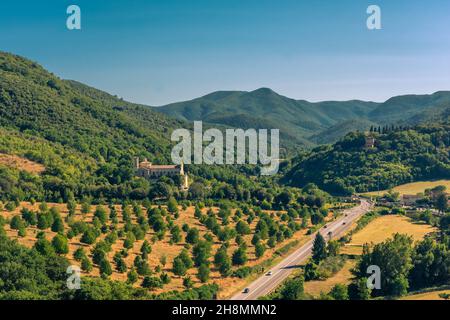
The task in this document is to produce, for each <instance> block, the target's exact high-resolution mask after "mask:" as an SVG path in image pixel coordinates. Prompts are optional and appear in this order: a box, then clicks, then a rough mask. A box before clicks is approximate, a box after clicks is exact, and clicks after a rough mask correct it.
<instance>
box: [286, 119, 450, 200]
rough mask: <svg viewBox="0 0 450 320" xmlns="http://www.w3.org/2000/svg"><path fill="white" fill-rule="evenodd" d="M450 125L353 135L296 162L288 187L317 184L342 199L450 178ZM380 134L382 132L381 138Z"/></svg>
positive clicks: (291, 171) (301, 157)
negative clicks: (370, 141) (368, 138)
mask: <svg viewBox="0 0 450 320" xmlns="http://www.w3.org/2000/svg"><path fill="white" fill-rule="evenodd" d="M449 123H450V122H448V121H447V122H441V123H440V124H439V123H438V124H434V125H421V126H417V127H413V128H397V127H395V128H391V127H389V128H387V127H385V128H383V129H381V128H380V130H379V131H380V133H379V132H378V128H377V130H373V131H374V132H372V133H371V136H373V137H374V138H375V145H374V147H373V148H366V147H365V142H366V139H365V138H366V134H365V133H361V132H353V133H350V134H348V135H347V136H345V137H344V138H343V139H341V140H340V141H338V142H337V143H335V144H334V145H325V146H320V147H318V148H316V149H314V150H312V151H311V152H305V153H304V154H303V155H301V156H299V157H297V158H296V159H294V160H293V167H292V168H291V169H290V170H289V172H288V173H287V174H286V176H285V177H284V181H286V182H288V183H290V184H291V185H294V186H299V187H301V186H303V185H305V184H307V183H315V184H317V185H318V186H319V187H320V188H322V189H324V190H326V191H328V192H331V193H333V194H338V195H350V194H353V193H354V192H366V191H376V190H384V189H389V188H392V187H394V186H396V185H400V184H403V183H408V182H412V181H417V180H426V179H445V178H449V177H450V156H449V147H450V124H449ZM375 131H377V132H375Z"/></svg>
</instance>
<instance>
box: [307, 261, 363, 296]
mask: <svg viewBox="0 0 450 320" xmlns="http://www.w3.org/2000/svg"><path fill="white" fill-rule="evenodd" d="M355 263H356V261H355V260H351V259H349V260H347V261H346V262H345V264H344V267H343V268H342V269H341V270H340V271H338V272H337V273H336V274H335V275H333V276H332V277H330V278H328V279H326V280H322V281H307V282H305V285H304V288H305V293H307V294H310V295H313V296H314V297H317V296H319V295H320V293H321V292H323V293H328V292H330V290H331V289H332V288H333V287H334V286H335V285H336V284H348V283H350V281H351V278H352V274H351V272H350V270H351V269H352V268H353V267H354V266H355Z"/></svg>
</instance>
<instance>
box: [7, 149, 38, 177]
mask: <svg viewBox="0 0 450 320" xmlns="http://www.w3.org/2000/svg"><path fill="white" fill-rule="evenodd" d="M0 165H5V166H7V167H11V168H16V169H19V170H23V171H26V172H29V173H34V174H40V173H42V172H44V171H45V167H44V166H43V165H41V164H39V163H36V162H33V161H31V160H28V159H25V158H21V157H18V156H15V155H9V154H3V153H0Z"/></svg>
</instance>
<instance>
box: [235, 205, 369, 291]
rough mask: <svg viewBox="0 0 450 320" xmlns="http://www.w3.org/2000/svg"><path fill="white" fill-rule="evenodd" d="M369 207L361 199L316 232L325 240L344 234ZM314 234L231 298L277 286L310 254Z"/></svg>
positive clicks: (268, 289)
mask: <svg viewBox="0 0 450 320" xmlns="http://www.w3.org/2000/svg"><path fill="white" fill-rule="evenodd" d="M371 208H372V204H371V203H370V202H368V201H367V200H364V199H363V200H361V203H360V205H359V206H357V207H354V208H351V209H348V210H345V211H344V212H343V214H342V217H340V218H339V219H336V220H335V221H333V222H330V223H328V224H327V227H326V228H324V227H322V228H321V229H320V230H319V231H318V232H320V233H321V234H322V235H323V237H324V238H325V239H326V240H327V241H328V240H330V239H334V238H338V237H340V236H342V235H344V233H345V232H346V231H347V230H348V229H349V228H350V227H351V225H352V223H353V222H354V221H355V220H357V219H358V218H359V217H360V216H361V215H363V214H365V213H367V212H368V211H370V210H371ZM330 232H331V233H330ZM316 234H317V232H316V233H314V234H312V235H311V239H310V240H309V241H308V242H307V243H306V244H304V245H303V246H302V247H300V248H299V249H297V250H296V251H295V252H293V253H292V254H290V255H289V256H288V257H286V258H285V259H284V260H283V261H281V262H280V263H278V264H277V265H276V266H275V267H273V268H272V269H270V272H271V273H272V275H271V276H268V275H267V273H266V274H265V275H262V276H261V277H259V278H258V279H256V280H255V281H253V282H252V283H251V284H250V285H248V286H247V288H248V289H249V292H248V293H243V292H240V293H238V294H236V295H234V296H233V297H232V298H231V300H256V299H258V298H259V297H262V296H264V295H267V294H269V293H270V292H271V291H273V290H274V289H275V288H277V287H278V286H279V285H280V284H281V283H282V282H283V281H284V280H285V279H286V278H287V277H288V276H289V275H290V274H291V273H292V271H294V270H295V268H296V267H297V266H298V265H299V264H300V263H302V262H304V261H305V260H306V259H307V258H308V257H309V256H310V255H311V251H312V247H313V243H314V238H315V237H316Z"/></svg>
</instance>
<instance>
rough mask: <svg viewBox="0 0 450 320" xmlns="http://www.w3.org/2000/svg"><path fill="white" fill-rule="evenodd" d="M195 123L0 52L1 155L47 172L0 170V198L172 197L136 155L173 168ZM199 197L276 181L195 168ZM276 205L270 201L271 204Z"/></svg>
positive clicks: (173, 191) (173, 185) (233, 170)
mask: <svg viewBox="0 0 450 320" xmlns="http://www.w3.org/2000/svg"><path fill="white" fill-rule="evenodd" d="M191 126H192V124H190V123H185V122H182V121H178V120H174V119H171V118H169V117H167V116H165V115H163V114H161V113H158V112H155V111H154V110H153V109H152V108H149V107H147V106H142V105H137V104H132V103H129V102H126V101H123V100H122V99H120V98H118V97H115V96H111V95H109V94H107V93H105V92H102V91H99V90H97V89H94V88H91V87H88V86H86V85H83V84H81V83H78V82H75V81H67V80H61V79H59V78H58V77H56V76H54V75H53V74H51V73H49V72H47V71H46V70H45V69H43V68H42V67H41V66H40V65H38V64H37V63H35V62H32V61H29V60H27V59H25V58H22V57H19V56H15V55H11V54H7V53H0V133H1V134H0V154H12V155H17V156H21V157H24V158H26V159H29V160H32V161H35V162H37V163H40V164H42V165H44V166H45V168H46V170H45V171H44V172H43V173H42V174H40V175H33V174H30V173H27V172H24V171H20V170H18V169H17V168H12V167H9V166H4V165H1V164H0V191H1V192H0V199H1V200H3V201H7V200H16V201H22V200H27V201H30V200H36V201H44V200H45V201H49V202H67V201H68V200H70V199H73V198H75V199H83V198H92V199H94V201H96V202H101V201H102V200H108V201H122V200H126V199H131V200H143V199H145V198H150V199H154V198H161V197H163V198H168V197H170V196H172V195H174V196H176V197H182V196H184V195H180V194H179V190H178V186H179V181H177V179H171V178H169V177H162V178H161V179H160V181H156V182H154V183H149V181H147V180H145V179H142V178H138V177H135V176H134V171H133V157H135V156H138V157H141V158H144V157H145V158H148V159H149V160H150V161H151V162H153V163H156V164H158V163H160V164H166V163H170V150H171V146H172V143H171V141H170V133H171V132H172V131H173V129H175V128H190V127H191ZM188 171H189V175H190V177H191V181H197V183H195V184H193V188H192V190H191V191H192V192H191V193H190V195H191V196H192V197H194V198H195V197H211V198H216V199H221V198H228V199H236V200H242V199H249V194H250V193H256V192H258V190H259V189H261V188H262V189H266V190H268V191H269V192H272V193H275V192H276V190H275V189H276V188H275V185H274V183H273V181H269V180H268V179H266V180H264V181H261V182H259V181H258V183H256V182H255V180H253V181H252V180H249V178H248V177H249V176H253V175H255V176H256V175H257V172H258V171H257V169H256V168H254V167H249V166H247V167H246V166H239V167H234V166H227V167H219V166H215V167H210V166H208V167H200V166H197V167H195V166H192V167H191V168H188ZM268 199H270V198H268Z"/></svg>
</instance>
